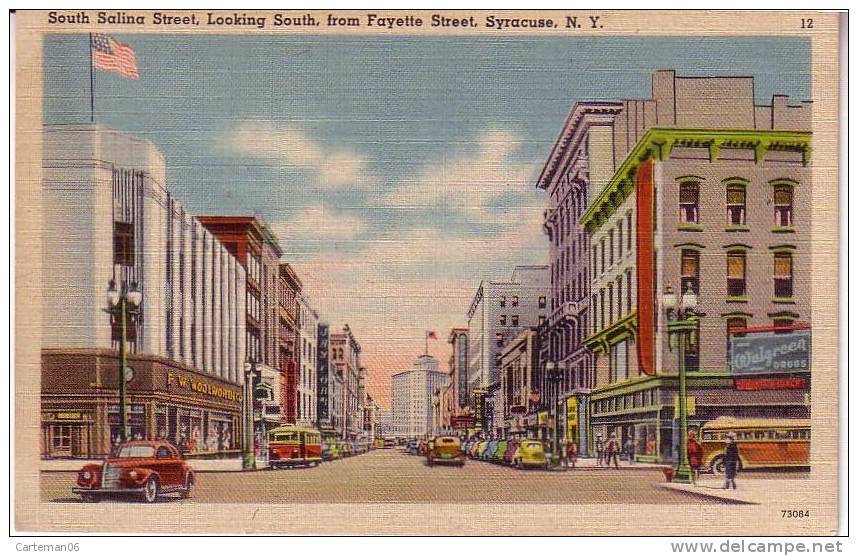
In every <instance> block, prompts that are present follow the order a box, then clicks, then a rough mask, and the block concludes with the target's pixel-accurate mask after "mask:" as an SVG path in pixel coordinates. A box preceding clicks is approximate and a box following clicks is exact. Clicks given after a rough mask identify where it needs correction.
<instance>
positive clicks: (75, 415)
mask: <svg viewBox="0 0 858 556" xmlns="http://www.w3.org/2000/svg"><path fill="white" fill-rule="evenodd" d="M80 417H81V416H80V411H60V412H59V413H57V420H58V421H63V420H68V421H74V420H78V419H80Z"/></svg>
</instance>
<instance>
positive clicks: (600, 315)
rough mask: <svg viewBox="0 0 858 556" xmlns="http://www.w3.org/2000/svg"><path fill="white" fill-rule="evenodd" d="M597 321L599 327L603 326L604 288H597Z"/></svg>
mask: <svg viewBox="0 0 858 556" xmlns="http://www.w3.org/2000/svg"><path fill="white" fill-rule="evenodd" d="M599 298H600V299H599V321H600V324H601V328H605V290H604V288H603V289H601V290H599Z"/></svg>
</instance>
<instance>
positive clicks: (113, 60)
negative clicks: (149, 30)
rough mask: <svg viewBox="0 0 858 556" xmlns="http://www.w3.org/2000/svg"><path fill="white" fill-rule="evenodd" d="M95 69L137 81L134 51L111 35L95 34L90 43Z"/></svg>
mask: <svg viewBox="0 0 858 556" xmlns="http://www.w3.org/2000/svg"><path fill="white" fill-rule="evenodd" d="M90 46H91V47H92V64H93V67H95V69H97V70H101V71H112V72H115V73H118V74H120V75H124V76H125V77H128V78H129V79H137V78H138V77H139V75H138V74H137V57H136V56H135V55H134V49H133V48H131V47H130V46H128V45H127V44H125V43H122V42H119V41H118V40H116V39H114V38H113V37H111V36H110V35H104V34H101V33H93V34H92V40H91V41H90Z"/></svg>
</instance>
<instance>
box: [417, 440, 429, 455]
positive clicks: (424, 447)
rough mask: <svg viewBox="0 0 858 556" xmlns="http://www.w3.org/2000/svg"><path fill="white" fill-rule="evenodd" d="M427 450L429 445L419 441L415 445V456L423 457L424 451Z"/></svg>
mask: <svg viewBox="0 0 858 556" xmlns="http://www.w3.org/2000/svg"><path fill="white" fill-rule="evenodd" d="M428 448H429V443H428V442H426V441H425V440H421V441H420V442H418V443H417V455H418V456H425V455H426V450H427V449H428Z"/></svg>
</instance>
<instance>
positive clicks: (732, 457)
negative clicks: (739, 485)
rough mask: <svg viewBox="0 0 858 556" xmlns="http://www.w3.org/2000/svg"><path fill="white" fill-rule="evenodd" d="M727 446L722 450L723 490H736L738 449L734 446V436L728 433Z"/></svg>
mask: <svg viewBox="0 0 858 556" xmlns="http://www.w3.org/2000/svg"><path fill="white" fill-rule="evenodd" d="M726 438H727V446H726V447H725V448H724V488H725V489H726V488H730V487H731V486H732V487H733V490H735V489H736V471H737V470H738V467H739V447H738V446H737V445H736V435H735V434H733V433H732V432H728V433H727V435H726Z"/></svg>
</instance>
